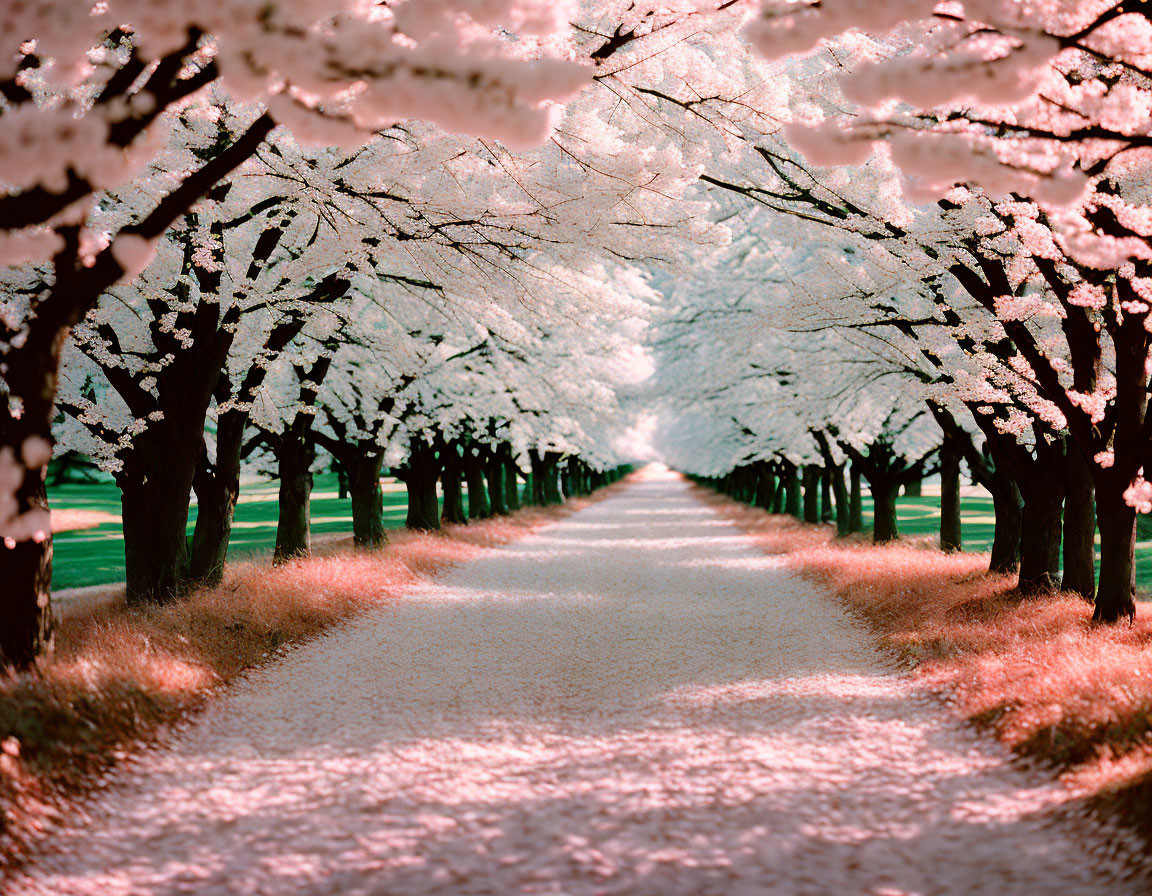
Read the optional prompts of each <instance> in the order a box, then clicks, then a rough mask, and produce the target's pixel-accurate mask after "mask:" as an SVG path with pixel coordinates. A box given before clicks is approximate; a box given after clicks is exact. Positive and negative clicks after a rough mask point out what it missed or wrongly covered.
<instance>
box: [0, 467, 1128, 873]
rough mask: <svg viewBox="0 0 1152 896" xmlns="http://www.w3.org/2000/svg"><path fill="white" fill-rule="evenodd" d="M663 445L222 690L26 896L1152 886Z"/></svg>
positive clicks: (40, 866) (124, 785) (62, 846)
mask: <svg viewBox="0 0 1152 896" xmlns="http://www.w3.org/2000/svg"><path fill="white" fill-rule="evenodd" d="M869 645H870V642H869V640H868V638H867V636H866V635H865V634H864V633H863V632H862V631H861V630H860V629H859V628H858V627H857V626H856V625H855V624H854V623H853V622H851V621H850V620H849V619H848V618H847V617H846V616H845V614H844V613H843V612H842V611H841V610H840V609H839V608H838V607H837V606H836V605H835V604H834V603H832V602H831V601H830V600H828V599H825V598H824V597H822V596H820V595H819V594H817V593H816V592H815V591H814V589H813V588H812V586H810V585H808V584H806V583H805V582H803V581H801V580H799V579H798V578H796V577H795V576H794V575H793V574H792V573H791V572H789V571H788V570H787V569H785V568H784V567H783V566H782V564H781V562H780V561H779V560H778V559H774V558H771V557H765V556H763V555H762V554H761V553H759V552H758V551H757V550H756V548H755V547H754V546H753V544H752V542H751V540H750V539H749V538H747V537H745V536H744V535H743V534H741V533H740V532H738V531H737V530H736V529H734V528H732V527H731V526H729V525H728V524H726V523H724V522H722V521H721V520H720V519H719V518H718V517H716V515H715V514H714V513H713V512H712V511H711V510H710V509H708V508H707V507H705V506H703V505H702V504H700V503H699V502H698V501H696V500H695V499H694V498H693V497H692V495H691V493H690V491H689V487H688V486H687V485H686V484H685V483H684V482H683V481H682V480H680V479H679V478H677V477H675V476H673V475H672V474H668V473H665V472H662V471H660V470H658V469H650V470H649V471H648V472H647V475H646V476H644V477H643V478H642V479H641V480H640V481H639V482H637V483H636V484H634V485H632V486H631V487H630V488H628V489H627V490H625V491H624V492H623V493H621V494H618V495H616V496H614V497H612V498H610V499H608V500H605V501H603V502H601V503H598V504H595V505H592V506H591V507H588V508H586V509H585V510H583V511H581V512H580V513H578V514H576V515H574V516H572V517H570V518H569V519H567V520H565V521H563V522H560V523H558V524H555V525H553V526H551V527H549V528H547V529H545V530H542V531H541V532H540V533H538V534H536V535H533V536H531V537H528V538H526V539H524V540H522V541H520V542H517V543H515V544H513V545H510V546H507V547H504V548H502V549H499V550H495V551H492V552H490V553H487V554H485V555H483V556H482V557H481V558H480V559H477V560H475V561H472V562H470V563H468V564H467V565H465V566H463V567H460V568H458V569H456V570H454V571H452V572H450V573H448V574H446V575H444V576H443V577H442V578H441V579H440V581H439V583H438V585H437V586H435V587H427V588H424V589H423V590H420V591H419V592H417V593H415V594H413V595H412V596H411V597H410V598H409V599H407V600H405V601H404V602H403V603H402V604H399V605H397V606H394V607H390V608H388V609H385V610H381V611H379V612H376V613H374V614H372V615H371V616H369V617H366V618H363V619H361V620H359V621H357V622H356V623H353V624H351V625H348V626H346V627H344V628H343V629H341V630H340V631H338V632H337V633H335V634H334V635H332V636H331V637H328V638H325V639H322V640H320V641H317V642H315V643H313V644H311V645H309V646H306V647H304V648H302V649H300V650H298V651H296V652H295V653H293V654H291V655H290V657H288V658H287V659H285V660H284V661H282V662H280V663H277V664H276V665H274V666H272V667H269V668H267V669H265V670H263V671H262V672H260V673H259V674H256V675H254V676H252V678H251V679H250V680H249V681H247V682H245V683H244V684H242V685H241V686H239V687H238V688H236V690H235V691H234V692H233V693H232V694H231V695H230V696H228V697H226V698H224V699H221V700H220V701H218V702H217V703H216V704H215V705H214V706H213V707H212V708H211V709H210V710H209V712H208V713H207V714H206V715H205V716H204V717H203V719H201V720H200V721H199V722H198V723H197V724H195V725H194V726H193V727H192V728H190V729H189V730H188V731H187V732H185V734H184V735H183V736H182V737H181V738H180V740H179V742H178V743H177V744H176V745H175V746H174V748H173V749H171V750H168V751H164V752H162V753H159V754H157V755H155V756H152V757H150V758H148V759H147V760H146V761H145V762H143V763H142V764H141V767H139V768H137V769H136V770H135V771H134V772H132V773H130V774H126V775H125V776H124V780H123V781H122V782H121V783H120V784H119V785H117V786H116V787H115V788H113V789H112V790H111V791H110V792H108V793H106V794H105V795H104V796H103V797H102V798H101V799H99V800H97V801H95V803H94V804H93V805H92V806H91V807H90V818H89V819H88V820H87V822H86V823H85V824H83V825H81V826H78V827H77V828H76V829H73V830H70V831H67V832H63V833H59V834H57V835H55V836H54V838H53V844H54V846H53V851H52V852H51V853H49V854H45V855H43V856H42V857H41V858H40V859H39V860H38V862H37V864H36V865H34V866H33V868H32V870H31V876H30V877H29V878H27V879H23V880H21V881H20V882H18V884H17V885H16V886H15V887H13V889H12V891H11V892H12V893H13V894H15V893H22V894H33V893H34V894H75V896H84V894H100V896H114V894H128V893H131V894H137V893H140V894H144V893H148V894H152V893H157V894H161V893H163V894H167V893H253V894H255V893H259V894H271V893H309V894H361V893H362V894H381V896H384V894H389V896H392V894H494V896H503V894H515V893H531V894H581V896H583V894H589V896H590V894H597V893H600V894H609V893H610V894H652V896H676V894H684V896H699V894H724V896H741V894H763V893H772V894H841V893H843V894H862V893H871V894H912V893H920V894H932V893H988V894H1039V893H1045V892H1054V893H1055V892H1059V893H1060V894H1061V896H1071V894H1088V893H1127V892H1137V891H1138V889H1137V885H1135V884H1131V883H1128V884H1125V883H1124V882H1122V881H1120V880H1118V879H1117V878H1115V877H1113V876H1111V875H1113V874H1118V873H1119V872H1118V871H1116V872H1113V871H1111V870H1110V869H1111V868H1113V867H1114V866H1113V865H1112V864H1111V863H1110V862H1109V861H1107V860H1103V861H1102V860H1100V859H1099V858H1094V857H1093V856H1092V855H1091V854H1090V849H1091V844H1092V843H1093V842H1094V840H1093V835H1092V833H1091V832H1090V830H1088V827H1089V826H1088V824H1087V823H1086V822H1081V824H1080V826H1079V827H1078V828H1077V829H1075V830H1073V829H1071V828H1069V827H1067V826H1065V825H1066V823H1065V822H1060V821H1058V820H1056V819H1055V817H1054V816H1055V811H1054V807H1055V806H1057V804H1058V803H1059V802H1060V800H1061V799H1062V797H1061V791H1060V790H1059V788H1058V787H1056V786H1055V785H1052V784H1047V783H1044V781H1043V779H1041V778H1035V779H1034V778H1032V777H1031V776H1029V775H1027V774H1025V773H1023V772H1021V771H1019V770H1017V769H1014V768H1012V767H1011V766H1009V765H1007V764H1006V762H1005V758H1004V754H1003V753H1002V752H1001V751H1000V750H999V749H998V748H997V747H996V746H995V745H993V744H989V743H985V742H984V741H982V740H979V739H978V738H976V736H975V735H973V734H972V733H971V732H969V731H968V730H967V729H965V728H963V727H962V726H960V725H958V724H956V723H954V722H952V721H950V720H949V718H948V717H947V715H946V713H945V712H944V711H943V710H942V709H941V708H940V707H939V706H938V705H937V704H935V703H934V702H933V701H932V700H930V699H928V698H925V697H923V696H921V695H918V694H916V693H915V692H914V690H913V689H912V688H911V686H910V685H909V684H908V683H907V682H906V681H905V680H904V679H902V678H901V677H900V676H898V675H896V674H895V673H893V672H892V671H891V670H890V669H889V668H888V667H887V666H886V665H885V663H884V662H883V661H882V660H881V659H880V658H879V657H878V656H877V654H876V653H875V651H874V650H873V649H872V648H871V647H870V646H869Z"/></svg>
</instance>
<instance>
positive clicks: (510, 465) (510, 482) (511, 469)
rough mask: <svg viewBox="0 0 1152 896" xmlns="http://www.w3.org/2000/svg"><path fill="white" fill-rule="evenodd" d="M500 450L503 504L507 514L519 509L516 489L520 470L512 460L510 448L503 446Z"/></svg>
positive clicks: (518, 490)
mask: <svg viewBox="0 0 1152 896" xmlns="http://www.w3.org/2000/svg"><path fill="white" fill-rule="evenodd" d="M501 450H502V452H503V459H504V503H505V505H507V507H508V512H509V513H512V512H513V511H516V510H519V509H520V489H519V487H518V481H519V477H520V468H519V467H517V466H516V462H515V461H514V460H513V459H512V449H511V448H510V447H508V446H507V445H503V446H501Z"/></svg>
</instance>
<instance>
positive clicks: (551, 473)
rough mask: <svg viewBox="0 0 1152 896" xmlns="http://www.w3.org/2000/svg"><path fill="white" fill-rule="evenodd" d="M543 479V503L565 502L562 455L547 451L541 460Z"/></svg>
mask: <svg viewBox="0 0 1152 896" xmlns="http://www.w3.org/2000/svg"><path fill="white" fill-rule="evenodd" d="M541 472H542V479H543V483H542V485H543V503H544V504H563V503H564V495H563V494H562V493H561V492H560V455H559V454H557V453H556V452H554V451H549V452H547V453H546V454H545V455H544V457H543V458H542V460H541Z"/></svg>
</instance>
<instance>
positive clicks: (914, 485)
mask: <svg viewBox="0 0 1152 896" xmlns="http://www.w3.org/2000/svg"><path fill="white" fill-rule="evenodd" d="M904 494H905V495H907V496H908V497H909V498H919V497H921V496H922V495H923V494H924V479H923V477H920V476H917V477H916V478H915V479H909V480H907V481H906V482H905V483H904Z"/></svg>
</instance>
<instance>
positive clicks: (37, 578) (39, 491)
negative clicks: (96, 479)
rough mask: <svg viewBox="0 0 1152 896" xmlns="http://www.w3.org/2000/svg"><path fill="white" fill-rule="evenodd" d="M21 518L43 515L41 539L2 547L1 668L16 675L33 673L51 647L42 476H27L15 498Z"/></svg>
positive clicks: (48, 540)
mask: <svg viewBox="0 0 1152 896" xmlns="http://www.w3.org/2000/svg"><path fill="white" fill-rule="evenodd" d="M16 501H17V507H18V509H19V511H20V512H21V513H26V512H28V510H37V511H39V512H40V513H42V514H43V517H44V520H45V522H44V528H45V533H44V534H45V537H44V538H43V539H42V540H41V541H39V542H37V541H35V540H27V541H18V542H16V544H15V545H14V546H12V547H8V546H7V545H5V544H4V543H3V542H0V574H2V575H3V577H4V579H3V581H4V587H3V588H0V612H2V613H3V617H2V618H0V663H3V664H5V665H10V666H12V667H14V668H16V669H27V668H29V667H31V666H32V665H33V664H34V663H35V662H36V658H37V657H38V656H40V655H41V654H42V653H44V652H46V651H48V650H49V649H50V648H51V646H52V636H53V629H54V625H53V618H52V605H51V601H50V596H51V593H52V534H51V532H50V531H48V530H49V524H48V522H47V520H48V496H47V493H46V491H45V489H44V480H43V479H42V478H41V477H40V476H27V475H26V476H25V477H24V481H23V482H22V483H21V485H20V488H19V490H18V491H17V493H16Z"/></svg>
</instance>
